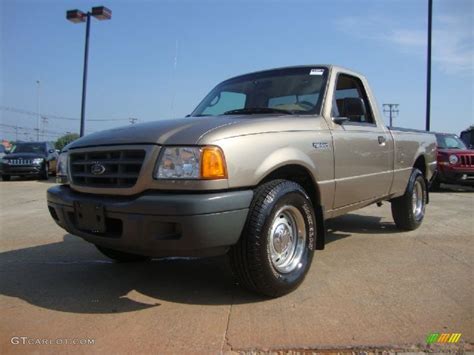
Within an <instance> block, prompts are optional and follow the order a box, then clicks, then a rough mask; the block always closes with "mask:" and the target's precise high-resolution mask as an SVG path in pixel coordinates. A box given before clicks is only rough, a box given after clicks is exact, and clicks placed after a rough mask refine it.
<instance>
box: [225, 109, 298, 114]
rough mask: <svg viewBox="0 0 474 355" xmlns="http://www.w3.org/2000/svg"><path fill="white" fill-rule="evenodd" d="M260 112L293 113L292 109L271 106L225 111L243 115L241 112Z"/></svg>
mask: <svg viewBox="0 0 474 355" xmlns="http://www.w3.org/2000/svg"><path fill="white" fill-rule="evenodd" d="M259 113H282V114H285V115H292V114H293V112H292V111H288V110H282V109H278V108H271V107H247V108H239V109H237V110H230V111H226V112H224V115H241V114H244V115H245V114H248V115H252V114H259Z"/></svg>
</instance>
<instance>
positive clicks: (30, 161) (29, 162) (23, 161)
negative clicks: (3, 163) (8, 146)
mask: <svg viewBox="0 0 474 355" xmlns="http://www.w3.org/2000/svg"><path fill="white" fill-rule="evenodd" d="M8 164H10V165H14V166H22V165H33V159H9V160H8Z"/></svg>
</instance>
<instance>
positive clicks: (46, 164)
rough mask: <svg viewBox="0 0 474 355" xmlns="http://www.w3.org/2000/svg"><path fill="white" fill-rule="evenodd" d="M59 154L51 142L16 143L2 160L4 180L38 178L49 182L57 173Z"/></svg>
mask: <svg viewBox="0 0 474 355" xmlns="http://www.w3.org/2000/svg"><path fill="white" fill-rule="evenodd" d="M57 160H58V153H57V152H56V150H55V149H54V146H53V144H52V143H49V142H25V143H16V144H15V145H14V146H13V148H12V149H11V151H10V152H9V153H8V154H6V155H5V156H4V157H3V158H2V172H1V173H2V179H3V181H9V180H10V178H11V177H12V176H38V177H39V178H40V179H42V180H47V179H48V177H49V175H50V174H51V173H53V174H54V173H55V172H56V162H57Z"/></svg>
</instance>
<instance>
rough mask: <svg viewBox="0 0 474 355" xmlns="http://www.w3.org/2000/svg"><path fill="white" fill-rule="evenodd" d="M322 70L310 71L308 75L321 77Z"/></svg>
mask: <svg viewBox="0 0 474 355" xmlns="http://www.w3.org/2000/svg"><path fill="white" fill-rule="evenodd" d="M323 73H324V69H311V71H310V72H309V75H323Z"/></svg>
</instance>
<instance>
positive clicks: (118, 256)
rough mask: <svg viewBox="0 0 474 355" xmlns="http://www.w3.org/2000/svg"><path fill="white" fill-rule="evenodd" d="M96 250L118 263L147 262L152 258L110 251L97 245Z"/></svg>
mask: <svg viewBox="0 0 474 355" xmlns="http://www.w3.org/2000/svg"><path fill="white" fill-rule="evenodd" d="M96 248H97V249H98V250H99V251H100V252H101V253H102V254H104V255H105V256H106V257H108V258H110V259H113V260H115V261H116V262H119V263H130V262H137V261H147V260H149V259H150V257H148V256H144V255H137V254H130V253H125V252H123V251H118V250H114V249H109V248H105V247H101V246H99V245H96Z"/></svg>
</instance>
